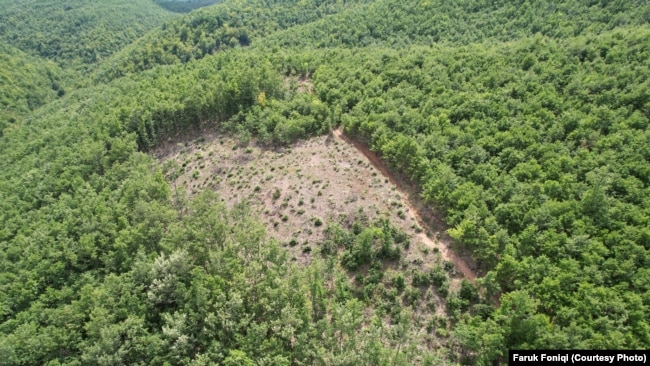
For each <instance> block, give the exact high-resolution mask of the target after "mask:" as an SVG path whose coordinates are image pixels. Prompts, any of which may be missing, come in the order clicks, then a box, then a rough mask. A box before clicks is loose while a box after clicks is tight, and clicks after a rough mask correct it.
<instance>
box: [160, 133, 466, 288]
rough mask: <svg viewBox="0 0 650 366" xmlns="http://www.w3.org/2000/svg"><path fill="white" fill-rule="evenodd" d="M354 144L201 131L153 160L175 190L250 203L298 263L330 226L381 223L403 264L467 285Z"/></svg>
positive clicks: (437, 234) (395, 188) (430, 228)
mask: <svg viewBox="0 0 650 366" xmlns="http://www.w3.org/2000/svg"><path fill="white" fill-rule="evenodd" d="M356 145H359V144H356ZM356 145H355V143H353V142H352V141H350V140H348V139H347V138H346V137H345V136H344V135H343V134H342V133H341V131H339V130H336V131H333V133H330V134H328V135H324V136H319V137H315V138H312V139H309V140H304V141H300V142H297V143H295V144H293V145H291V146H288V147H284V148H277V149H270V148H266V147H263V146H258V145H256V144H255V143H254V142H249V143H247V144H241V142H240V141H239V140H237V139H235V138H233V137H230V136H224V135H219V134H218V133H216V132H214V131H203V132H202V133H201V134H200V137H199V138H196V139H194V140H193V141H191V142H184V143H176V142H174V141H170V142H168V143H167V144H164V146H163V147H161V148H160V149H159V150H156V151H155V152H154V154H155V155H156V156H157V157H158V158H159V159H160V160H161V161H163V164H165V166H166V171H167V175H168V178H169V179H170V180H171V182H172V185H173V186H174V188H175V189H177V190H185V191H186V192H187V193H188V194H189V195H193V194H196V193H198V192H200V191H202V190H204V189H211V190H214V191H216V192H218V193H219V195H220V196H221V197H222V199H223V200H224V201H225V202H226V204H227V205H228V206H233V205H235V204H236V203H238V202H241V201H242V200H245V201H247V202H249V203H250V205H251V207H252V209H253V212H255V213H256V214H258V215H259V218H260V220H261V221H262V222H264V223H265V224H266V226H267V228H268V232H269V233H270V234H271V235H272V236H273V237H275V238H276V239H277V240H279V241H280V242H281V243H283V245H285V246H286V247H287V249H288V250H289V251H290V252H291V254H292V255H293V257H294V258H295V260H297V261H299V262H303V263H308V262H310V261H311V258H312V256H313V255H315V253H317V252H318V246H319V244H320V243H321V242H322V241H323V239H324V230H325V228H326V227H327V225H328V224H329V223H332V222H339V223H341V224H343V225H346V224H351V223H352V221H353V220H355V219H356V218H359V217H363V218H366V219H367V220H369V221H373V220H375V219H378V218H387V219H388V220H389V221H390V222H391V224H392V225H394V226H396V227H399V228H400V229H402V230H403V231H404V232H405V233H407V235H408V236H409V237H410V239H411V245H410V246H409V247H408V249H407V250H406V251H405V253H404V254H405V256H403V259H402V262H401V263H402V265H404V266H406V265H408V266H409V267H410V266H416V267H419V268H421V269H423V270H427V269H429V268H431V267H432V266H433V265H435V264H437V263H440V261H450V262H453V263H454V265H455V267H456V269H457V271H458V272H459V275H458V276H456V278H454V279H452V286H453V285H454V284H457V282H458V281H459V280H460V279H461V278H462V277H465V278H468V279H470V280H473V279H474V278H475V274H474V272H473V271H472V270H471V267H470V266H469V265H468V264H467V263H466V261H465V260H464V259H462V258H460V257H459V256H457V255H455V254H454V252H453V251H452V250H450V242H449V240H448V237H447V236H446V234H445V233H444V231H442V230H444V228H441V227H440V226H439V225H436V224H435V223H433V222H431V219H430V218H429V216H427V218H426V219H423V218H422V216H421V214H420V212H419V210H418V208H417V206H416V205H415V204H414V203H413V202H411V201H412V200H413V197H410V198H411V199H409V195H411V196H412V194H411V193H409V192H408V191H407V190H406V189H404V187H401V186H402V185H401V184H400V182H399V181H398V180H397V179H396V178H395V177H393V176H391V175H390V172H389V171H388V170H387V169H386V168H385V167H384V166H383V165H382V163H381V161H379V159H377V158H376V156H374V155H372V154H369V152H368V151H364V149H363V146H356ZM366 150H367V149H366ZM461 274H462V277H461V276H460V275H461Z"/></svg>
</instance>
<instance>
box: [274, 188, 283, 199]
mask: <svg viewBox="0 0 650 366" xmlns="http://www.w3.org/2000/svg"><path fill="white" fill-rule="evenodd" d="M281 195H282V193H281V192H280V189H279V188H276V189H275V191H274V192H273V197H272V198H273V200H274V201H276V200H277V199H278V198H280V196H281Z"/></svg>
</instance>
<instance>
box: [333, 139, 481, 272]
mask: <svg viewBox="0 0 650 366" xmlns="http://www.w3.org/2000/svg"><path fill="white" fill-rule="evenodd" d="M333 134H334V136H335V137H336V138H339V139H341V140H343V141H345V142H346V143H348V144H350V145H352V146H354V148H356V149H357V150H358V151H359V152H361V153H362V154H363V155H364V156H365V157H366V158H367V159H368V160H369V161H370V163H371V164H372V165H373V166H374V167H375V168H376V169H377V170H379V171H380V172H381V174H383V175H384V177H385V178H387V179H389V180H390V182H391V183H392V184H394V185H395V186H396V187H397V190H398V191H399V192H400V194H402V195H403V196H404V198H405V199H404V202H405V203H406V205H407V206H406V208H407V214H408V215H410V216H412V217H413V218H414V219H415V221H416V222H417V223H418V225H420V226H421V227H423V228H425V232H427V231H428V232H439V233H440V238H439V239H438V240H434V239H431V238H430V237H429V236H427V234H425V232H422V233H419V234H417V237H418V238H419V239H420V240H421V241H422V242H423V243H424V244H425V245H427V246H428V247H430V248H432V249H433V248H438V250H439V252H440V254H441V255H442V258H443V259H445V260H448V261H451V262H453V263H454V265H455V266H456V269H457V270H458V271H459V272H460V273H462V274H463V276H464V277H465V278H467V279H468V280H470V281H472V282H474V281H475V280H476V277H477V275H476V272H475V271H474V270H472V266H470V259H469V258H463V257H461V256H459V255H457V254H456V253H455V252H454V251H453V250H452V248H451V244H452V239H451V238H450V237H449V235H447V233H446V227H445V224H444V222H443V221H442V220H441V219H440V218H439V217H437V216H435V215H433V214H432V213H431V212H430V210H427V209H426V207H425V206H424V204H423V203H422V202H421V200H420V199H419V197H418V196H417V192H414V190H413V189H412V188H410V187H409V186H408V184H406V183H405V182H403V181H402V180H401V179H399V178H398V177H397V176H396V175H394V174H393V173H391V171H390V170H389V169H388V167H386V165H385V164H384V163H383V162H382V161H381V159H379V157H378V156H377V154H375V153H374V152H372V151H371V150H370V149H369V148H368V147H367V146H365V145H364V144H362V143H360V142H358V141H355V140H354V139H352V138H349V137H348V136H346V135H345V134H344V133H343V131H342V130H341V129H340V128H338V129H336V130H334V131H333ZM423 216H425V217H426V218H427V219H428V220H424V219H423ZM429 222H432V224H430V223H429Z"/></svg>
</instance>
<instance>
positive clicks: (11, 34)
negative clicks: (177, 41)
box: [0, 0, 174, 69]
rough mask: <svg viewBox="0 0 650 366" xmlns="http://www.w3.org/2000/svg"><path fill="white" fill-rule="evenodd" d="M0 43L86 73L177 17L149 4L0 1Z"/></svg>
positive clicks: (81, 0)
mask: <svg viewBox="0 0 650 366" xmlns="http://www.w3.org/2000/svg"><path fill="white" fill-rule="evenodd" d="M0 6H1V7H2V12H0V39H2V40H4V41H5V42H6V43H9V44H11V45H13V46H14V47H17V48H19V49H20V50H22V51H24V52H27V53H30V54H33V55H38V56H41V57H43V58H46V59H49V60H53V61H55V62H57V63H59V64H60V65H61V66H62V67H66V68H74V69H85V68H88V67H89V66H90V65H93V64H95V63H97V62H98V61H100V60H102V59H103V58H106V57H108V56H110V55H111V54H113V53H114V52H116V51H118V50H120V49H121V48H122V47H124V46H126V45H127V44H129V43H131V42H133V41H134V40H135V39H137V38H139V37H140V36H142V35H143V34H144V33H145V32H147V31H148V30H150V29H151V28H153V27H155V26H157V25H160V24H161V23H163V22H164V21H165V20H167V19H170V18H172V17H173V16H174V14H173V13H171V12H169V11H167V10H165V9H163V8H161V7H159V6H157V5H155V4H154V3H153V2H151V1H149V0H135V1H134V0H109V1H99V2H98V1H90V0H78V1H64V0H58V1H47V2H43V1H38V0H28V1H20V2H17V1H12V0H2V1H0Z"/></svg>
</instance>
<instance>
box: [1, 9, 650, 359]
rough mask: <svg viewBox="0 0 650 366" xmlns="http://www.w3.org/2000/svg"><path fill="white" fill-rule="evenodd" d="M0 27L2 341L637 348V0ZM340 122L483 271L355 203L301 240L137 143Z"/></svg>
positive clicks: (40, 19) (180, 347)
mask: <svg viewBox="0 0 650 366" xmlns="http://www.w3.org/2000/svg"><path fill="white" fill-rule="evenodd" d="M179 11H180V10H179ZM150 29H151V31H150V32H148V33H146V34H145V32H147V31H148V30H150ZM0 39H1V40H2V42H0V50H1V51H2V52H1V54H0V86H1V87H2V90H3V93H2V96H1V97H2V99H1V100H0V107H1V108H2V110H1V112H0V129H1V131H2V134H1V135H0V222H1V223H2V225H1V226H0V268H2V270H0V333H1V334H2V337H0V364H7V365H22V364H25V365H27V364H49V365H62V364H67V365H78V364H102V365H122V364H129V365H131V364H142V365H144V364H147V365H149V364H160V365H163V364H188V365H190V364H191V365H207V364H214V363H219V364H224V365H254V364H259V365H271V364H273V365H276V364H286V365H298V364H321V365H334V364H335V365H357V364H367V365H377V364H379V365H399V364H403V365H407V364H409V365H410V364H429V365H433V364H436V365H438V364H476V365H493V364H501V363H504V362H505V355H506V354H507V350H508V349H512V348H520V349H521V348H538V349H553V348H573V349H605V348H617V349H632V348H637V349H643V348H648V347H650V324H649V323H648V319H650V270H649V268H650V229H649V228H650V186H649V184H650V149H648V146H650V129H649V122H650V5H649V4H648V3H647V2H643V1H630V2H613V1H588V2H579V1H569V0H567V1H561V2H555V3H553V4H549V3H546V2H540V1H521V2H518V3H515V2H485V1H478V0H465V1H460V2H453V3H449V2H442V1H434V0H430V1H424V2H422V1H406V2H399V1H394V0H379V1H364V2H355V1H351V2H339V1H301V2H292V1H277V2H276V1H258V0H226V1H223V2H221V3H219V4H216V5H211V6H208V7H203V8H201V9H198V10H195V11H192V12H189V13H187V14H184V15H179V13H173V12H170V11H168V10H166V9H165V8H164V7H161V6H159V5H157V4H156V3H154V2H153V1H144V0H141V1H135V2H133V1H131V2H123V1H117V0H115V1H110V2H101V3H95V2H78V1H76V2H72V1H64V0H60V1H52V2H48V3H47V4H45V3H43V4H41V3H40V2H36V1H33V2H26V3H16V2H6V4H3V7H2V10H0ZM9 44H11V46H10V45H9ZM291 77H300V78H302V79H308V80H310V81H311V82H313V87H314V90H313V94H307V93H296V92H295V90H293V89H292V88H293V87H292V86H291V85H290V83H288V82H287V80H289V79H290V78H291ZM339 126H340V127H342V128H343V129H344V130H345V132H346V133H347V135H348V136H350V137H351V138H353V139H355V140H357V141H360V142H362V143H364V144H367V146H369V147H370V148H371V149H372V150H373V151H375V152H377V153H378V154H379V156H380V157H381V158H382V160H384V161H385V162H386V163H387V164H389V165H390V166H391V167H392V169H394V171H395V172H397V173H398V174H400V175H401V176H403V177H404V178H405V179H406V180H408V181H409V182H411V183H412V184H413V185H414V186H415V187H416V188H417V189H418V192H419V194H420V195H421V197H422V199H423V200H424V201H425V202H426V203H427V204H428V205H429V206H431V207H432V208H433V209H434V210H436V211H437V212H438V213H440V214H441V215H442V216H444V218H445V221H446V223H447V224H448V225H449V227H450V229H449V230H448V233H449V234H450V235H451V236H452V237H453V238H454V239H455V240H456V242H457V245H458V247H459V248H465V249H466V250H468V251H470V252H471V254H472V256H473V258H474V259H475V260H476V262H477V263H478V264H479V267H480V268H479V272H480V274H481V278H480V279H478V280H477V283H476V284H472V283H471V282H470V281H462V283H461V285H460V286H459V287H458V288H454V287H453V286H450V278H451V277H452V276H453V275H454V269H453V265H452V264H450V263H449V262H446V263H445V262H443V261H440V262H439V263H436V264H435V266H434V267H433V269H431V270H430V271H427V272H422V271H418V270H417V269H414V268H411V267H408V266H401V265H399V263H401V262H400V260H401V253H402V251H403V250H404V248H406V247H407V246H408V245H409V242H408V238H406V237H405V235H404V234H403V233H401V232H400V231H399V230H397V229H396V228H395V227H394V226H392V225H391V223H390V222H386V221H377V222H371V221H369V220H367V219H365V218H364V217H363V215H362V214H361V213H360V214H359V215H358V216H357V217H354V218H350V219H348V220H345V221H341V222H327V223H325V225H324V227H325V233H326V239H325V240H324V241H323V242H321V243H314V244H315V245H314V247H315V248H317V252H316V253H314V260H313V262H312V263H311V264H309V265H299V264H296V263H294V262H292V261H291V259H290V258H288V256H287V253H286V251H285V250H284V248H282V246H281V243H278V242H277V241H275V240H273V239H270V238H269V236H268V235H267V233H266V232H265V230H264V228H263V226H262V225H261V224H260V223H259V222H258V221H257V219H256V217H254V215H252V214H251V212H250V209H249V207H248V205H247V203H246V202H242V203H241V204H239V205H237V206H236V207H234V208H232V209H228V208H226V207H225V206H224V205H223V204H222V203H221V200H220V199H219V197H217V196H216V195H215V194H214V193H212V192H209V191H206V192H204V193H202V194H200V195H198V196H196V197H193V198H188V197H186V196H184V195H183V194H180V193H179V192H178V191H177V190H175V189H172V188H171V187H170V184H169V183H168V182H167V181H166V180H165V174H164V173H165V172H164V171H163V168H162V167H161V166H160V165H159V163H158V162H157V161H156V160H155V159H154V158H153V157H152V156H150V155H148V154H147V152H148V151H150V150H151V149H152V148H154V147H156V146H158V145H159V144H160V143H161V142H162V141H164V140H165V139H166V138H168V137H170V136H177V135H179V134H182V133H183V132H184V131H187V130H200V129H215V130H219V131H220V132H221V133H225V134H234V135H236V136H239V137H240V138H241V139H242V141H248V140H249V139H250V138H255V139H256V140H257V141H259V142H260V143H262V144H265V145H267V146H271V147H274V146H276V147H277V146H284V145H287V144H290V143H292V142H294V141H297V140H300V139H305V138H309V137H310V136H313V135H317V134H323V133H328V132H329V131H330V130H331V129H332V128H335V127H339ZM350 223H352V224H350ZM321 224H322V223H321ZM319 225H320V224H319ZM400 270H403V272H400ZM434 295H435V296H439V297H440V298H442V299H444V303H445V307H444V308H445V310H446V313H445V314H435V313H434V311H433V309H435V307H434V306H433V305H434V304H433V303H434ZM360 349H363V350H364V352H359V350H360Z"/></svg>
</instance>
